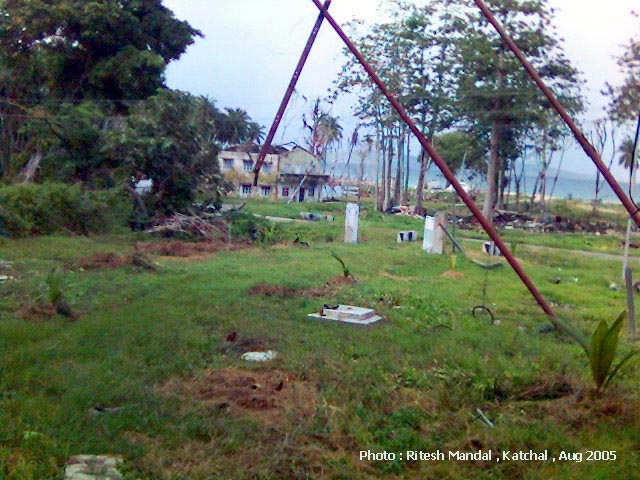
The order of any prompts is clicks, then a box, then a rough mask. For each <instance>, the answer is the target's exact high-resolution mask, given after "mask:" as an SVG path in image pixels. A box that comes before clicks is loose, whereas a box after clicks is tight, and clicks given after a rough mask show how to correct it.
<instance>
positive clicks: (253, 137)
mask: <svg viewBox="0 0 640 480" xmlns="http://www.w3.org/2000/svg"><path fill="white" fill-rule="evenodd" d="M264 137H265V128H264V126H263V125H260V124H259V123H258V122H249V125H248V128H247V141H249V142H255V143H257V144H260V143H262V141H263V140H264Z"/></svg>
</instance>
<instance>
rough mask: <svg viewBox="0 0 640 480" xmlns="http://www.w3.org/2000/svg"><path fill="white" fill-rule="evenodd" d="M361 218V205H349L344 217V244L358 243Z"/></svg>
mask: <svg viewBox="0 0 640 480" xmlns="http://www.w3.org/2000/svg"><path fill="white" fill-rule="evenodd" d="M359 217H360V205H358V204H357V203H347V210H346V213H345V217H344V243H358V219H359Z"/></svg>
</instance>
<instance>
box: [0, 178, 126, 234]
mask: <svg viewBox="0 0 640 480" xmlns="http://www.w3.org/2000/svg"><path fill="white" fill-rule="evenodd" d="M128 212H129V207H128V201H127V198H126V195H125V194H124V192H123V191H122V190H120V189H114V190H108V191H104V192H88V191H83V190H82V188H81V187H80V186H79V185H74V186H69V185H65V184H60V183H45V184H42V185H34V184H23V185H13V186H6V187H0V221H1V222H2V225H3V226H4V229H5V231H6V232H7V233H8V234H9V235H11V236H16V237H24V236H29V235H46V234H52V233H69V232H71V233H78V234H89V233H105V232H109V231H111V230H113V229H114V228H116V227H118V226H119V225H123V224H124V223H125V222H126V221H127V219H128V218H127V217H128Z"/></svg>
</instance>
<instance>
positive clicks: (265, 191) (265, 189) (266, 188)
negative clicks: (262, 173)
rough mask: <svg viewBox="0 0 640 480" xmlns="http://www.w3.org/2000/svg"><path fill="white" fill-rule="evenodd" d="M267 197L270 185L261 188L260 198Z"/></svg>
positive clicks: (269, 192)
mask: <svg viewBox="0 0 640 480" xmlns="http://www.w3.org/2000/svg"><path fill="white" fill-rule="evenodd" d="M269 195H271V186H270V185H263V186H262V196H263V197H268V196H269Z"/></svg>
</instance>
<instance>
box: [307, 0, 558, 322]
mask: <svg viewBox="0 0 640 480" xmlns="http://www.w3.org/2000/svg"><path fill="white" fill-rule="evenodd" d="M312 1H313V3H314V4H315V5H316V7H318V9H320V11H321V12H324V16H325V18H326V20H327V22H329V23H330V24H331V26H332V27H333V28H334V30H335V31H336V33H337V34H338V36H339V37H340V38H341V39H342V41H343V42H344V43H345V45H346V46H347V48H348V49H349V50H350V51H351V53H352V54H353V55H354V56H355V57H356V58H357V59H358V61H359V62H360V64H361V65H362V67H363V68H364V69H365V70H366V72H367V74H368V75H369V77H370V78H371V80H373V82H374V83H375V84H376V85H377V86H378V88H379V89H380V91H381V92H382V93H383V94H384V96H385V97H387V99H388V100H389V101H390V102H391V105H393V108H394V109H395V110H396V112H397V113H398V115H399V116H400V118H402V120H403V121H404V122H405V123H406V124H407V126H408V127H409V129H410V130H411V131H412V132H413V134H414V135H415V136H416V138H417V139H418V141H419V142H420V145H422V147H423V148H424V149H425V151H426V152H427V153H428V154H429V156H430V157H431V158H432V159H433V161H434V162H435V163H436V165H438V168H439V169H440V171H441V172H442V174H443V175H444V176H445V178H446V179H447V181H448V182H449V183H451V185H452V186H453V188H454V189H455V191H456V193H457V194H458V195H459V196H460V198H461V199H462V201H463V202H464V203H465V204H466V205H467V207H468V208H469V210H471V213H472V214H473V216H474V217H475V218H476V219H477V220H478V222H480V225H482V228H484V230H485V232H487V234H488V235H489V237H491V239H492V240H493V241H494V242H495V244H496V246H497V247H498V248H499V249H500V252H502V255H504V258H505V259H506V260H507V262H509V265H511V267H512V268H513V270H514V271H515V272H516V274H517V275H518V277H520V280H522V283H524V284H525V286H526V287H527V289H528V290H529V292H530V293H531V295H532V296H533V298H535V300H536V302H538V305H540V308H542V310H543V311H544V313H546V314H547V315H548V316H549V317H550V320H551V322H552V323H553V324H554V325H556V326H561V325H559V323H558V322H557V320H556V318H555V314H554V312H553V310H551V307H550V306H549V305H548V304H547V302H546V301H545V299H544V297H543V296H542V294H541V293H540V292H539V291H538V289H537V288H536V286H535V285H534V284H533V282H532V281H531V279H530V278H529V277H528V276H527V274H526V273H525V272H524V270H523V269H522V267H521V266H520V264H519V263H518V261H517V260H516V258H515V257H514V256H513V254H512V253H511V251H510V250H509V249H508V248H507V246H506V245H505V244H504V242H503V241H502V239H501V238H500V235H498V232H497V231H496V230H495V229H494V228H493V226H492V225H491V223H490V222H489V221H488V220H487V219H486V218H485V217H484V216H483V215H482V212H481V211H480V209H479V208H478V207H477V206H476V204H475V203H474V201H473V200H472V199H471V197H470V196H469V194H468V193H467V192H466V191H465V190H464V188H462V185H460V182H458V179H457V178H456V176H455V174H454V173H453V172H452V171H451V169H450V168H449V167H448V166H447V164H446V163H445V161H444V160H443V159H442V157H441V156H440V155H439V154H438V152H437V151H436V150H435V148H434V147H433V145H432V144H431V142H429V140H427V138H426V137H425V136H424V135H423V133H422V132H421V131H420V129H419V128H418V126H417V125H416V123H415V122H414V121H413V119H412V118H411V117H410V116H409V115H408V114H407V112H406V111H405V109H404V107H403V106H402V105H401V104H400V102H398V100H397V99H396V97H395V96H394V95H393V94H392V93H391V92H390V91H389V90H388V89H387V87H386V85H385V84H384V82H383V81H382V80H381V79H380V77H379V76H378V75H377V74H376V72H375V71H374V70H373V68H372V67H371V65H370V64H369V63H368V62H367V60H366V59H365V58H364V57H363V56H362V54H361V53H360V52H359V51H358V49H357V47H356V46H355V45H354V44H353V42H352V41H351V40H350V39H349V37H348V36H347V34H346V33H345V32H344V30H343V29H342V28H341V27H340V25H338V23H337V22H336V21H335V19H334V18H333V17H332V16H331V14H330V13H329V12H327V11H326V9H324V7H323V6H322V4H321V3H320V0H312Z"/></svg>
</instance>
